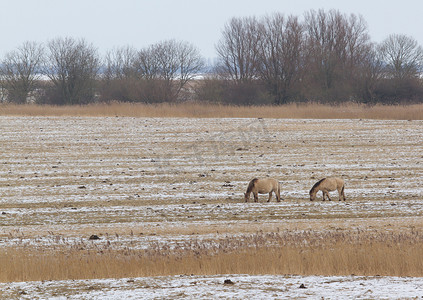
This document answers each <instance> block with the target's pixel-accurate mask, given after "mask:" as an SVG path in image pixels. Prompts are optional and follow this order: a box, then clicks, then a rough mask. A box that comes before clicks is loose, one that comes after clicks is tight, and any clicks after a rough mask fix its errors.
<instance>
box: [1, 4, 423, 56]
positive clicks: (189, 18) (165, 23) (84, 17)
mask: <svg viewBox="0 0 423 300" xmlns="http://www.w3.org/2000/svg"><path fill="white" fill-rule="evenodd" d="M320 8H323V9H325V10H329V9H337V10H339V11H341V12H342V13H347V14H350V13H354V14H357V15H358V14H361V15H362V16H363V17H364V19H365V20H366V21H367V23H368V28H369V33H370V36H371V39H372V40H373V41H375V42H380V41H382V40H383V39H384V38H386V37H387V36H388V35H389V34H391V33H400V34H407V35H410V36H412V37H414V38H415V39H416V40H417V41H418V42H419V44H420V45H422V46H423V16H422V15H423V1H422V0H395V1H393V0H349V1H343V0H254V1H252V0H179V1H175V0H149V1H148V0H142V1H141V0H138V1H135V0H0V36H1V38H0V56H1V57H3V55H4V54H5V53H6V52H8V51H10V50H14V49H16V47H18V46H19V45H21V44H22V43H23V42H25V41H37V42H42V43H44V42H47V41H49V40H51V39H52V38H55V37H66V36H69V37H74V38H85V39H86V40H87V41H88V42H90V43H92V44H93V45H94V46H96V47H97V48H98V49H99V51H100V53H101V54H104V53H105V52H106V51H107V50H110V49H112V48H113V47H116V46H126V45H131V46H134V47H136V48H137V49H140V48H142V47H144V46H147V45H149V44H151V43H155V42H158V41H162V40H166V39H173V38H174V39H179V40H185V41H188V42H190V43H192V44H194V45H195V46H197V47H198V48H199V49H200V51H201V53H202V54H203V56H205V57H206V58H214V57H215V56H216V54H215V48H214V47H215V44H216V43H217V42H218V40H219V38H220V37H221V30H222V28H223V26H224V24H225V23H226V22H227V21H228V20H229V19H230V18H231V17H243V16H263V15H265V14H270V13H273V12H282V13H284V14H286V15H289V14H294V15H298V16H302V15H303V14H304V12H306V11H308V10H310V9H315V10H317V9H320Z"/></svg>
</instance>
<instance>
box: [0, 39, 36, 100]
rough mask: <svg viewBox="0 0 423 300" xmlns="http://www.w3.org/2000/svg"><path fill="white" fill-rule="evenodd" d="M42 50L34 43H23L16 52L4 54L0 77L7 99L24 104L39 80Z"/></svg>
mask: <svg viewBox="0 0 423 300" xmlns="http://www.w3.org/2000/svg"><path fill="white" fill-rule="evenodd" d="M43 55H44V48H43V47H42V46H41V45H39V44H37V43H35V42H25V43H23V44H22V46H20V47H18V49H17V50H14V51H11V52H9V53H7V54H6V56H5V58H4V59H3V61H2V62H1V64H0V77H1V78H2V79H3V82H4V87H5V89H6V90H7V99H8V101H10V102H14V103H26V102H27V99H28V97H29V96H33V95H31V94H32V93H33V92H34V91H35V89H36V87H37V81H38V80H39V79H40V77H41V75H40V66H41V64H42V60H43Z"/></svg>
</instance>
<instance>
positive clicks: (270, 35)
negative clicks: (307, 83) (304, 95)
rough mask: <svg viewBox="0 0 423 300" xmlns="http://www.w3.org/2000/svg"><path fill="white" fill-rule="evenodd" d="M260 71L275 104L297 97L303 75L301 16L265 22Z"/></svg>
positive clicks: (263, 22)
mask: <svg viewBox="0 0 423 300" xmlns="http://www.w3.org/2000/svg"><path fill="white" fill-rule="evenodd" d="M260 36H261V41H260V43H259V45H260V48H259V57H258V62H259V63H258V64H257V65H258V72H259V74H260V77H261V79H262V80H263V81H264V82H265V84H266V85H267V86H268V88H269V89H270V93H271V94H272V95H273V97H274V103H275V104H282V103H286V102H287V101H288V99H290V98H293V97H294V95H295V93H296V91H295V85H296V84H298V83H299V81H300V80H301V77H302V73H303V63H304V62H303V53H304V50H303V44H304V40H303V28H302V25H301V24H300V22H299V21H298V18H297V17H294V16H289V17H287V18H285V17H284V16H283V15H282V14H279V13H278V14H274V15H272V16H267V17H265V18H264V19H263V21H262V22H261V33H260Z"/></svg>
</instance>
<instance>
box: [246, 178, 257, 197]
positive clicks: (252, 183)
mask: <svg viewBox="0 0 423 300" xmlns="http://www.w3.org/2000/svg"><path fill="white" fill-rule="evenodd" d="M257 180H258V179H257V178H254V179H253V180H251V181H250V183H249V184H248V188H247V193H251V191H252V190H253V188H254V185H255V184H256V182H257Z"/></svg>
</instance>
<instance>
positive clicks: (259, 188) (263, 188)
mask: <svg viewBox="0 0 423 300" xmlns="http://www.w3.org/2000/svg"><path fill="white" fill-rule="evenodd" d="M273 192H274V193H275V195H276V201H277V202H280V201H281V189H280V185H279V182H278V181H277V180H276V179H273V178H254V179H253V180H251V181H250V183H249V184H248V188H247V192H246V193H245V194H244V196H245V202H248V200H249V199H250V194H251V193H253V195H254V202H258V194H267V193H268V194H269V199H268V200H267V202H270V200H271V199H272V193H273Z"/></svg>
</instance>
